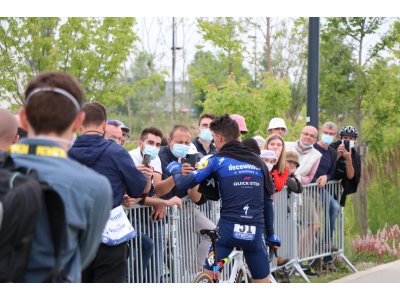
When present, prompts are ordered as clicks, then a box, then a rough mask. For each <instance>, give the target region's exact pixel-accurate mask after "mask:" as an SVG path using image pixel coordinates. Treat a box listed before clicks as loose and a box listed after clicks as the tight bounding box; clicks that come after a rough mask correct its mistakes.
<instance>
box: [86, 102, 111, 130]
mask: <svg viewBox="0 0 400 300" xmlns="http://www.w3.org/2000/svg"><path fill="white" fill-rule="evenodd" d="M82 110H83V111H84V112H85V120H84V121H83V123H82V125H83V126H88V125H97V126H99V125H101V124H102V123H103V122H105V121H106V120H107V112H106V108H105V107H104V106H103V105H102V104H100V103H97V102H92V103H86V104H85V105H84V106H83V108H82Z"/></svg>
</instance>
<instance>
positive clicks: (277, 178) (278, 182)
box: [270, 168, 289, 193]
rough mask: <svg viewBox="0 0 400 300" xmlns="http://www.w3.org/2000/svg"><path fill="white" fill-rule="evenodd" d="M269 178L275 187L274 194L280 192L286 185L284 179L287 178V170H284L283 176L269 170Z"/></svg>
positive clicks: (276, 171)
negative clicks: (270, 177)
mask: <svg viewBox="0 0 400 300" xmlns="http://www.w3.org/2000/svg"><path fill="white" fill-rule="evenodd" d="M270 173H271V176H272V180H273V181H274V185H275V193H276V192H279V191H280V190H282V189H283V187H284V186H285V184H286V179H287V178H288V176H289V168H286V169H285V172H284V173H283V174H279V173H278V170H275V169H274V170H271V172H270Z"/></svg>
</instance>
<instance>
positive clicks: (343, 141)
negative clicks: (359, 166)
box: [342, 140, 350, 152]
mask: <svg viewBox="0 0 400 300" xmlns="http://www.w3.org/2000/svg"><path fill="white" fill-rule="evenodd" d="M342 144H343V145H344V149H346V151H347V152H348V151H350V141H349V140H342Z"/></svg>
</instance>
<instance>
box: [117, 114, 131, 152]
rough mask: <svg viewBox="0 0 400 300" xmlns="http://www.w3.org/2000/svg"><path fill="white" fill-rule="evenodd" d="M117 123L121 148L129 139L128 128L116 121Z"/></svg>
mask: <svg viewBox="0 0 400 300" xmlns="http://www.w3.org/2000/svg"><path fill="white" fill-rule="evenodd" d="M117 121H118V122H119V127H120V128H121V130H122V139H121V146H123V145H125V143H126V141H127V140H128V139H129V127H128V126H126V125H125V124H124V123H122V122H121V121H119V120H117Z"/></svg>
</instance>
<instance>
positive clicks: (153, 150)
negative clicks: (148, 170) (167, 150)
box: [143, 145, 160, 160]
mask: <svg viewBox="0 0 400 300" xmlns="http://www.w3.org/2000/svg"><path fill="white" fill-rule="evenodd" d="M159 151H160V149H158V148H157V147H154V146H150V145H146V146H144V149H143V154H148V155H150V159H151V160H153V159H156V158H157V156H158V152H159Z"/></svg>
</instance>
